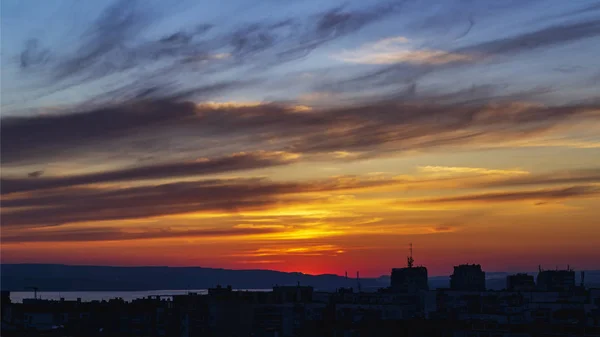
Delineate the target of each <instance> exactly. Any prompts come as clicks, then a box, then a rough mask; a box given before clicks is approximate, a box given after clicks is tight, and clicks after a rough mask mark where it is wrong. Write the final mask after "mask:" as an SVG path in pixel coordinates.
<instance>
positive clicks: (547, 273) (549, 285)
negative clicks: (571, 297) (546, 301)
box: [537, 267, 575, 291]
mask: <svg viewBox="0 0 600 337" xmlns="http://www.w3.org/2000/svg"><path fill="white" fill-rule="evenodd" d="M537 289H538V290H539V291H572V290H574V289H575V271H574V270H572V269H570V268H569V267H567V269H565V270H542V268H541V267H539V272H538V275H537Z"/></svg>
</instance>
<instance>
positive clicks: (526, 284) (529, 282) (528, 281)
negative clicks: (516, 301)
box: [506, 274, 535, 291]
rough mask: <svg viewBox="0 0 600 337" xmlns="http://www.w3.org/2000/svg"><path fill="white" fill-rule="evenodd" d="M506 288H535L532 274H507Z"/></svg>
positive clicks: (529, 289)
mask: <svg viewBox="0 0 600 337" xmlns="http://www.w3.org/2000/svg"><path fill="white" fill-rule="evenodd" d="M506 289H507V290H510V291H531V290H534V289H535V281H534V280H533V276H532V275H527V274H515V275H508V276H507V277H506Z"/></svg>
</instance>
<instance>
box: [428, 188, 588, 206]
mask: <svg viewBox="0 0 600 337" xmlns="http://www.w3.org/2000/svg"><path fill="white" fill-rule="evenodd" d="M598 194H600V187H597V186H593V185H588V186H585V185H584V186H573V187H567V188H556V189H539V190H529V191H517V192H495V193H483V194H470V195H459V196H452V197H444V198H432V199H424V200H421V201H417V203H425V204H429V203H430V204H437V203H440V204H442V203H464V202H482V203H495V202H516V201H530V200H534V201H540V202H543V201H550V200H566V199H572V198H589V197H594V196H597V195H598Z"/></svg>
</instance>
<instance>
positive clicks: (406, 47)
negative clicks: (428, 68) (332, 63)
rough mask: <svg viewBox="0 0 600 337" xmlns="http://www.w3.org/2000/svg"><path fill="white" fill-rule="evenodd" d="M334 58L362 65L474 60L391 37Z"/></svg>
mask: <svg viewBox="0 0 600 337" xmlns="http://www.w3.org/2000/svg"><path fill="white" fill-rule="evenodd" d="M333 58H335V59H337V60H340V61H344V62H350V63H361V64H395V63H411V64H431V65H436V64H446V63H453V62H466V61H470V60H472V59H473V57H472V56H470V55H467V54H459V53H452V52H447V51H442V50H431V49H416V48H415V47H414V46H411V43H410V41H409V40H408V39H407V38H405V37H403V36H398V37H390V38H386V39H382V40H379V41H376V42H374V43H370V44H365V45H363V46H360V47H359V48H358V49H356V50H351V51H343V52H340V53H338V54H336V55H334V56H333Z"/></svg>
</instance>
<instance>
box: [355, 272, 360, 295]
mask: <svg viewBox="0 0 600 337" xmlns="http://www.w3.org/2000/svg"><path fill="white" fill-rule="evenodd" d="M356 284H357V286H358V292H360V272H358V271H357V272H356Z"/></svg>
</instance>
